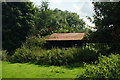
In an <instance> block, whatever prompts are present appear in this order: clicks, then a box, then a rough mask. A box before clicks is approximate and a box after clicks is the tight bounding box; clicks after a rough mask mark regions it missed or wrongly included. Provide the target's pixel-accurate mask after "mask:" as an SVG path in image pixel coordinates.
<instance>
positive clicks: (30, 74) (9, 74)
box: [2, 62, 85, 78]
mask: <svg viewBox="0 0 120 80" xmlns="http://www.w3.org/2000/svg"><path fill="white" fill-rule="evenodd" d="M84 70H85V69H84V67H83V64H80V65H79V64H74V65H69V66H61V67H58V66H48V65H34V64H29V63H24V64H20V63H14V64H13V63H9V62H3V71H2V77H3V78H76V77H77V75H81V74H82V72H83V71H84Z"/></svg>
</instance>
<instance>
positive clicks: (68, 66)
mask: <svg viewBox="0 0 120 80" xmlns="http://www.w3.org/2000/svg"><path fill="white" fill-rule="evenodd" d="M9 64H26V65H29V64H31V65H36V66H38V67H50V66H55V65H48V64H35V63H31V62H29V63H13V62H9ZM55 67H63V68H67V69H74V68H78V67H81V68H84V63H73V64H67V65H61V66H55Z"/></svg>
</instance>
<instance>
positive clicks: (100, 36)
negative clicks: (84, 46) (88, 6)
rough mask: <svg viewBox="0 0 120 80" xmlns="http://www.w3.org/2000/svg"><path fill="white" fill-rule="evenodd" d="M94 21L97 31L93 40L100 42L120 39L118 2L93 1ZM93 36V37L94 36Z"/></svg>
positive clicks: (119, 9)
mask: <svg viewBox="0 0 120 80" xmlns="http://www.w3.org/2000/svg"><path fill="white" fill-rule="evenodd" d="M93 5H94V11H95V15H94V21H93V22H94V23H95V25H96V29H97V31H96V32H95V33H93V35H91V36H92V37H93V40H96V41H97V42H98V41H102V42H111V41H112V42H119V41H120V37H119V36H120V35H119V34H120V23H119V22H120V20H119V18H120V15H119V14H120V2H107V3H106V2H94V3H93ZM94 37H95V38H94Z"/></svg>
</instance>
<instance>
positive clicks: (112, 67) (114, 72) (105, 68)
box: [80, 54, 120, 78]
mask: <svg viewBox="0 0 120 80" xmlns="http://www.w3.org/2000/svg"><path fill="white" fill-rule="evenodd" d="M82 77H83V78H120V55H118V54H116V55H113V54H112V55H109V56H108V57H106V56H100V57H99V61H97V62H96V63H95V64H93V65H86V71H85V72H84V73H83V75H82V76H80V78H82Z"/></svg>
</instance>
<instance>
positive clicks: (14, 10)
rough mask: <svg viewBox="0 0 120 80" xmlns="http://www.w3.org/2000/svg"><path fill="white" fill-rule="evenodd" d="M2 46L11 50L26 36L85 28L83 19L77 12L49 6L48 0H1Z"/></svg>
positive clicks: (73, 31)
mask: <svg viewBox="0 0 120 80" xmlns="http://www.w3.org/2000/svg"><path fill="white" fill-rule="evenodd" d="M2 16H3V17H2V24H3V30H2V33H3V34H2V37H3V38H2V41H3V44H2V46H3V49H5V50H8V51H9V52H10V53H13V52H14V50H15V49H17V48H19V47H20V46H21V45H22V43H23V42H25V41H26V37H29V36H31V35H36V36H37V34H39V35H40V36H46V35H49V34H52V33H69V32H72V33H75V32H88V31H90V29H87V28H85V22H84V21H83V20H82V19H80V18H79V15H78V14H77V13H72V12H68V11H62V10H60V9H57V8H56V9H54V10H51V9H50V8H49V2H46V1H43V2H42V4H41V6H40V7H36V6H35V5H33V3H32V2H4V3H2Z"/></svg>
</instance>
